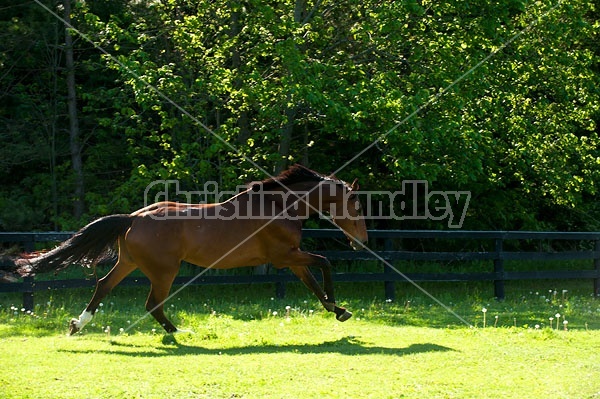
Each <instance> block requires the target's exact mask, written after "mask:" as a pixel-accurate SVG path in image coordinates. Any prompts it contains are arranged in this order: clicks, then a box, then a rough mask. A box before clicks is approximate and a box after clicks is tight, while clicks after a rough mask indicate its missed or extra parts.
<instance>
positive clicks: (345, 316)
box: [335, 310, 352, 321]
mask: <svg viewBox="0 0 600 399" xmlns="http://www.w3.org/2000/svg"><path fill="white" fill-rule="evenodd" d="M351 317H352V313H350V312H348V311H347V310H344V313H342V314H339V315H336V316H335V318H336V319H338V320H339V321H346V320H348V319H349V318H351Z"/></svg>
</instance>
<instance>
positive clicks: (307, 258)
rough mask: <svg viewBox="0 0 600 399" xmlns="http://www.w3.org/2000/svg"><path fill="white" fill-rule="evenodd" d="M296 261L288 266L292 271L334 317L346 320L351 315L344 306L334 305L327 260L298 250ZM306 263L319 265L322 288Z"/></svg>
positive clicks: (331, 281)
mask: <svg viewBox="0 0 600 399" xmlns="http://www.w3.org/2000/svg"><path fill="white" fill-rule="evenodd" d="M295 258H296V262H295V265H294V266H290V269H291V270H292V272H293V273H294V274H295V275H296V276H297V277H298V278H299V279H300V280H301V281H302V282H303V283H304V284H305V285H306V286H307V287H308V288H309V289H310V290H311V291H312V292H313V293H314V294H315V295H316V296H317V298H318V299H319V301H320V302H321V303H322V304H323V307H324V308H325V309H326V310H328V311H330V312H333V313H335V318H336V319H337V320H339V321H346V320H348V319H349V318H350V317H352V313H350V312H349V311H348V310H346V309H345V308H343V307H341V306H338V305H336V303H335V296H334V293H333V280H332V278H331V268H330V264H329V261H328V260H327V259H326V258H324V257H322V256H319V255H313V254H309V253H306V252H301V251H298V252H296V253H295ZM308 265H316V266H319V268H320V269H321V272H322V274H323V286H324V289H325V290H323V289H322V288H321V286H320V285H319V283H318V282H317V280H316V279H315V277H314V276H313V275H312V273H311V272H310V270H309V268H308Z"/></svg>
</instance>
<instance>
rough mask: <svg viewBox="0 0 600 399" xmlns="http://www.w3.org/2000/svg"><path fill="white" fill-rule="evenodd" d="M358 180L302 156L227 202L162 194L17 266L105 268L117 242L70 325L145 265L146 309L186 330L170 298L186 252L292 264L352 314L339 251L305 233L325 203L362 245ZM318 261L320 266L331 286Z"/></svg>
mask: <svg viewBox="0 0 600 399" xmlns="http://www.w3.org/2000/svg"><path fill="white" fill-rule="evenodd" d="M358 188H359V186H358V183H357V179H355V180H354V182H353V183H352V184H348V183H346V182H344V181H342V180H340V179H338V178H337V177H335V176H333V175H329V176H326V175H323V174H320V173H317V172H315V171H313V170H311V169H308V168H306V167H304V166H302V165H299V164H295V165H293V166H291V167H290V168H289V169H287V170H285V171H284V172H282V173H281V174H279V175H278V176H276V177H272V178H268V179H265V180H262V181H258V182H253V183H250V184H248V185H247V186H246V187H245V189H244V191H241V192H240V193H238V194H236V195H234V196H233V197H231V198H229V199H228V200H226V201H224V202H216V203H199V204H192V203H179V202H171V201H162V202H157V203H154V204H151V205H149V206H146V207H144V208H142V209H139V210H137V211H135V212H133V213H130V214H115V215H109V216H105V217H101V218H99V219H97V220H95V221H93V222H91V223H90V224H88V225H87V226H85V227H83V228H82V229H81V230H79V231H78V232H77V233H75V234H74V235H73V236H72V237H71V238H69V239H68V240H66V241H64V242H63V243H62V244H60V245H59V246H57V247H56V248H54V249H53V250H51V251H49V252H46V253H44V254H42V255H40V256H37V257H33V258H23V259H21V260H20V261H19V262H18V270H17V271H18V272H19V274H20V275H21V276H28V275H35V274H36V273H44V272H50V271H55V272H56V271H58V270H62V269H64V268H66V267H68V266H69V265H71V264H74V263H75V264H77V263H79V264H81V265H83V266H88V267H91V268H95V266H96V264H97V263H98V262H100V261H101V260H103V259H106V258H107V257H108V256H109V255H110V253H111V251H112V250H113V249H114V247H115V243H116V244H117V247H118V258H117V261H116V264H115V265H114V266H113V268H112V269H111V270H110V271H109V272H108V273H107V274H106V275H105V276H104V277H102V278H100V279H98V280H97V283H96V288H95V292H94V294H93V296H92V299H91V300H90V302H89V303H88V305H87V306H86V307H85V309H84V310H83V312H82V313H81V315H80V316H79V317H78V318H73V319H72V320H71V321H70V323H69V334H70V335H73V334H75V333H77V332H79V331H81V330H82V329H83V328H84V326H85V325H86V324H87V323H89V322H90V321H91V320H92V318H93V316H94V314H95V312H96V310H97V309H98V306H99V305H100V302H101V301H102V299H103V298H104V297H105V296H106V295H108V293H109V292H110V291H111V290H112V289H113V288H114V287H115V286H116V285H117V284H119V282H121V281H122V280H123V279H124V278H125V277H126V276H127V275H129V274H130V273H131V272H133V271H134V270H136V269H139V270H140V271H141V272H142V273H143V274H144V275H145V276H147V277H148V279H149V280H150V285H151V286H150V293H149V295H148V298H147V301H146V310H147V311H148V312H149V313H150V314H151V315H152V316H153V317H154V319H156V321H157V322H158V323H159V324H160V325H161V326H162V327H163V328H164V329H165V331H166V332H167V333H176V332H180V331H181V330H178V329H177V327H175V325H174V324H173V323H172V322H171V321H170V320H169V319H168V318H167V317H166V316H165V313H164V309H163V307H164V303H165V301H166V300H167V299H168V295H169V292H170V290H171V286H172V284H173V281H174V280H175V277H176V275H177V274H178V272H179V268H180V265H181V263H182V261H186V262H188V263H191V264H194V265H198V266H200V267H205V268H213V269H228V268H236V267H243V266H257V265H261V264H266V263H270V264H272V265H273V266H274V267H275V268H277V269H281V268H289V269H290V270H291V271H292V273H293V274H294V275H296V276H297V277H298V278H299V279H300V280H301V281H302V282H303V283H304V284H305V285H306V286H307V287H308V289H309V290H310V291H312V292H313V293H314V294H315V295H316V297H317V298H318V299H319V301H320V302H321V304H322V305H323V307H324V308H325V309H326V310H327V311H329V312H333V313H335V317H336V319H337V320H339V321H346V320H348V319H349V318H350V317H351V316H352V313H351V312H349V311H348V310H347V309H345V308H343V307H341V306H338V305H337V304H336V301H335V296H334V289H333V282H332V278H331V265H330V263H329V261H328V260H327V259H326V258H325V257H323V256H320V255H317V254H313V253H310V252H305V251H303V250H301V249H300V240H301V236H302V224H303V221H304V220H306V219H307V218H308V217H310V216H311V215H314V214H316V213H320V214H321V215H323V214H327V215H328V217H329V218H330V219H331V221H332V222H333V223H334V224H335V225H336V226H338V227H339V228H340V229H341V230H342V231H343V232H344V234H345V235H346V237H347V238H348V240H349V241H350V245H351V246H352V248H353V249H359V248H363V247H364V243H366V242H367V239H368V235H367V230H366V227H365V222H364V219H363V217H362V210H361V204H360V201H359V199H358V195H357V193H356V191H357V190H358ZM309 267H318V268H319V269H320V271H321V273H322V276H323V287H321V286H320V285H319V283H318V282H317V280H316V279H315V277H314V276H313V274H312V273H311V271H310V269H309ZM94 270H95V269H94Z"/></svg>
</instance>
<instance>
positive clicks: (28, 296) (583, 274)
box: [0, 229, 600, 309]
mask: <svg viewBox="0 0 600 399" xmlns="http://www.w3.org/2000/svg"><path fill="white" fill-rule="evenodd" d="M72 234H73V233H72V232H48V233H10V232H8V233H7V232H0V243H14V244H18V245H21V246H22V247H23V249H24V250H25V251H32V250H34V249H35V245H36V243H40V242H58V241H63V240H66V239H67V238H69V237H71V235H72ZM303 238H314V239H343V238H344V235H343V234H342V232H340V231H339V230H333V229H318V230H317V229H305V230H303ZM369 238H370V240H378V241H383V250H377V251H374V253H373V252H370V251H356V252H355V251H351V250H337V251H315V252H316V253H319V254H321V255H324V256H326V257H327V258H328V259H330V260H351V261H361V260H376V261H378V262H379V263H380V264H381V272H379V273H334V275H333V279H334V281H338V282H383V283H384V288H385V295H386V298H389V299H393V298H394V297H395V283H396V282H402V281H408V280H412V281H415V282H424V281H438V282H448V281H492V282H493V283H494V294H495V296H496V297H497V298H498V299H503V298H504V297H505V291H504V282H505V281H508V280H533V279H591V280H592V282H593V293H594V295H595V296H596V297H598V296H600V232H528V231H462V230H458V231H454V230H448V231H446V230H444V231H436V230H370V231H369ZM401 239H440V240H493V241H494V248H493V250H487V251H446V252H433V251H430V252H417V251H402V250H394V249H393V248H394V246H395V243H397V242H398V240H401ZM523 240H529V241H537V242H542V241H579V242H592V243H593V245H592V246H591V247H590V249H582V250H577V251H573V250H568V251H553V250H548V249H546V250H537V251H506V250H504V248H505V243H506V242H507V241H523ZM371 242H373V241H371ZM407 260H408V261H417V262H418V261H488V262H490V270H489V272H473V273H449V272H436V273H407V274H404V273H402V274H401V273H398V272H397V270H395V267H394V262H397V261H407ZM513 260H528V261H540V262H544V261H551V260H555V261H567V260H590V261H591V263H590V268H589V269H587V270H558V271H557V270H554V271H519V272H515V271H505V270H504V262H505V261H513ZM292 281H297V279H296V278H295V277H294V276H293V275H291V274H287V273H277V274H266V275H204V274H203V275H201V276H179V277H177V279H176V280H175V284H195V285H202V284H249V283H275V286H276V295H277V296H278V297H283V296H284V295H285V284H286V283H288V282H292ZM94 284H95V281H91V280H86V279H68V280H50V281H45V280H34V278H32V277H28V278H24V279H23V281H20V282H16V283H7V284H5V283H0V293H2V292H22V293H23V307H24V308H25V309H33V301H34V292H37V291H42V290H48V289H64V288H81V287H89V286H93V285H94ZM147 284H148V280H147V279H146V278H141V277H128V278H126V279H125V280H123V282H122V283H121V285H147Z"/></svg>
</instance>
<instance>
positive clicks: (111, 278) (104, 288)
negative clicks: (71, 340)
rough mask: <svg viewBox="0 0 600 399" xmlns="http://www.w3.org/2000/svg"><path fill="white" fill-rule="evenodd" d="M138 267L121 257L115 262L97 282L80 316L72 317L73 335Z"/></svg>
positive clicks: (71, 333) (70, 326) (71, 331)
mask: <svg viewBox="0 0 600 399" xmlns="http://www.w3.org/2000/svg"><path fill="white" fill-rule="evenodd" d="M135 269H136V266H135V264H133V263H131V262H128V261H125V260H124V259H122V258H121V257H119V260H118V261H117V263H116V264H115V266H114V267H113V268H112V269H111V271H110V272H108V273H107V274H106V276H104V277H102V278H101V279H100V280H98V282H97V283H96V291H95V292H94V295H93V296H92V299H91V300H90V302H89V303H88V305H87V306H86V308H85V309H84V311H83V312H82V313H81V315H79V318H77V319H72V320H71V322H70V323H69V334H70V335H73V334H75V333H76V332H78V331H80V330H81V329H82V328H83V327H84V326H85V325H86V324H87V323H89V322H90V320H92V317H93V316H94V313H96V310H97V309H98V306H99V305H100V302H101V301H102V299H104V297H106V295H108V293H109V292H110V291H111V290H112V289H113V288H114V287H115V286H116V285H117V284H119V283H120V282H121V281H122V280H123V279H124V278H125V277H126V276H127V275H128V274H129V273H131V272H132V271H134V270H135Z"/></svg>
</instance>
